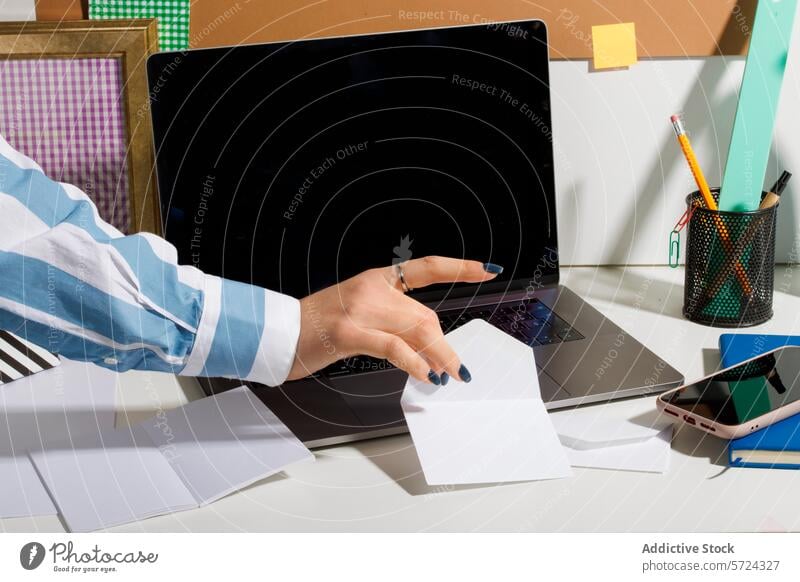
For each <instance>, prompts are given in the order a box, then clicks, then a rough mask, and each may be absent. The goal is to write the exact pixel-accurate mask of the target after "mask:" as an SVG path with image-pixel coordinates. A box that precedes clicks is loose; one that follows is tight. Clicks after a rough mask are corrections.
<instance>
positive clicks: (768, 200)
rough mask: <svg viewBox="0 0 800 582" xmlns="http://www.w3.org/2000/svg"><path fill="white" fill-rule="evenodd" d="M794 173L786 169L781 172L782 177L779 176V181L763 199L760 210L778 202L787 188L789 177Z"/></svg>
mask: <svg viewBox="0 0 800 582" xmlns="http://www.w3.org/2000/svg"><path fill="white" fill-rule="evenodd" d="M791 177H792V175H791V174H790V173H789V172H787V171H785V170H784V172H783V174H781V177H780V178H778V181H777V182H775V184H774V185H773V186H772V188H771V189H770V191H769V192H767V195H766V196H764V198H763V199H762V200H761V204H760V205H759V207H758V208H759V210H763V209H764V208H769V207H770V206H775V205H776V204H777V203H778V200H779V199H780V197H781V194H782V193H783V191H784V189H785V188H786V184H787V183H788V182H789V178H791Z"/></svg>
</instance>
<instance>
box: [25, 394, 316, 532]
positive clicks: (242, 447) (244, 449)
mask: <svg viewBox="0 0 800 582" xmlns="http://www.w3.org/2000/svg"><path fill="white" fill-rule="evenodd" d="M31 458H32V459H33V461H34V463H35V465H36V468H37V469H38V471H39V473H40V474H41V475H42V478H43V479H44V481H45V484H46V485H47V488H48V490H49V491H50V493H51V494H52V496H53V498H54V499H55V502H56V505H57V506H58V509H59V511H60V513H61V515H62V517H63V518H64V521H65V522H66V523H67V525H68V526H69V528H70V530H72V531H92V530H96V529H100V528H105V527H112V526H115V525H120V524H123V523H128V522H130V521H136V520H139V519H144V518H147V517H151V516H154V515H160V514H164V513H170V512H174V511H180V510H184V509H190V508H194V507H198V506H201V505H205V504H207V503H210V502H212V501H214V500H216V499H219V498H220V497H222V496H225V495H227V494H229V493H231V492H233V491H235V490H237V489H240V488H242V487H245V486H247V485H249V484H250V483H253V482H255V481H257V480H260V479H263V478H266V477H269V476H270V475H273V474H275V473H277V472H279V471H281V470H282V469H284V468H285V467H286V466H288V465H289V464H292V463H295V462H298V461H303V460H311V459H313V455H312V454H311V453H310V451H309V450H308V449H307V448H306V447H305V446H304V445H303V444H302V443H301V442H300V441H299V440H298V439H297V438H296V437H295V436H294V435H293V434H292V433H291V432H290V431H289V429H288V428H286V426H285V425H284V424H283V423H282V422H281V421H280V420H279V419H278V417H276V416H275V415H274V414H273V413H272V412H270V410H269V409H267V408H266V407H265V406H264V405H263V403H262V402H261V401H260V400H258V398H256V397H255V396H254V395H253V394H252V392H250V390H249V389H248V388H247V387H245V386H240V387H239V388H236V389H234V390H230V391H228V392H224V393H222V394H218V395H215V396H211V397H209V398H203V399H201V400H197V401H194V402H191V403H189V404H187V405H186V406H183V407H181V408H178V409H175V410H172V411H170V412H167V413H162V414H159V415H157V416H156V417H154V418H153V419H150V420H148V421H145V422H143V423H141V424H138V425H136V426H134V427H132V428H131V429H126V430H119V431H110V432H106V433H102V434H100V435H98V437H97V438H95V439H84V440H82V441H80V442H77V443H74V446H63V447H61V448H49V449H48V450H44V451H37V452H32V453H31Z"/></svg>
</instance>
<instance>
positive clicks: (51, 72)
mask: <svg viewBox="0 0 800 582" xmlns="http://www.w3.org/2000/svg"><path fill="white" fill-rule="evenodd" d="M122 99H123V91H122V63H121V61H120V60H119V59H115V58H76V59H57V58H43V59H7V60H4V61H0V133H2V135H3V136H4V137H5V138H6V139H7V140H8V142H9V143H10V144H11V145H12V146H13V147H15V148H16V149H18V150H19V151H21V152H22V153H24V154H25V155H27V156H29V157H31V158H32V159H33V160H34V161H36V162H37V163H38V164H39V165H40V166H41V167H42V170H44V172H45V173H46V174H47V175H48V176H50V177H51V178H54V179H56V180H58V181H60V182H68V183H70V184H74V185H75V186H77V187H78V188H80V189H81V190H83V191H84V192H86V194H87V195H88V196H89V197H90V198H91V199H92V200H93V201H94V202H95V204H97V208H98V210H99V212H100V216H101V217H102V218H103V219H104V220H106V221H108V222H110V223H111V224H112V225H114V226H115V227H117V228H118V229H119V230H121V231H122V232H124V233H127V232H128V225H129V221H130V216H129V183H128V165H127V159H126V149H127V143H128V141H127V133H126V130H125V117H124V113H125V109H124V102H123V101H122Z"/></svg>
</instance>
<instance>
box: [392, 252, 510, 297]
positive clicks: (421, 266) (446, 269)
mask: <svg viewBox="0 0 800 582" xmlns="http://www.w3.org/2000/svg"><path fill="white" fill-rule="evenodd" d="M402 267H403V276H404V278H405V280H406V284H407V285H408V286H409V287H410V288H411V289H416V288H418V287H425V286H427V285H433V284H435V283H480V282H482V281H489V280H490V279H494V278H495V277H496V276H497V275H499V274H500V273H502V272H503V267H501V266H499V265H495V264H493V263H481V262H480V261H466V260H462V259H453V258H450V257H437V256H429V257H422V258H421V259H413V260H410V261H406V262H405V263H402Z"/></svg>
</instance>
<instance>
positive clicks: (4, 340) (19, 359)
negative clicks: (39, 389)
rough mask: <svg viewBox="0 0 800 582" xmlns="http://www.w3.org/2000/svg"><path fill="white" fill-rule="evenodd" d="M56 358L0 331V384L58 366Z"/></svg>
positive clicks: (12, 335) (10, 334) (42, 349)
mask: <svg viewBox="0 0 800 582" xmlns="http://www.w3.org/2000/svg"><path fill="white" fill-rule="evenodd" d="M58 364H59V360H58V358H57V357H56V356H54V355H53V354H51V353H50V352H48V351H47V350H45V349H44V348H40V347H39V346H36V345H34V344H32V343H30V342H28V341H26V340H24V339H22V338H20V337H17V336H15V335H14V334H12V333H9V332H7V331H2V330H0V384H4V383H7V382H12V381H14V380H19V379H20V378H24V377H26V376H30V375H31V374H35V373H36V372H41V371H43V370H49V369H50V368H52V367H54V366H58Z"/></svg>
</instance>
